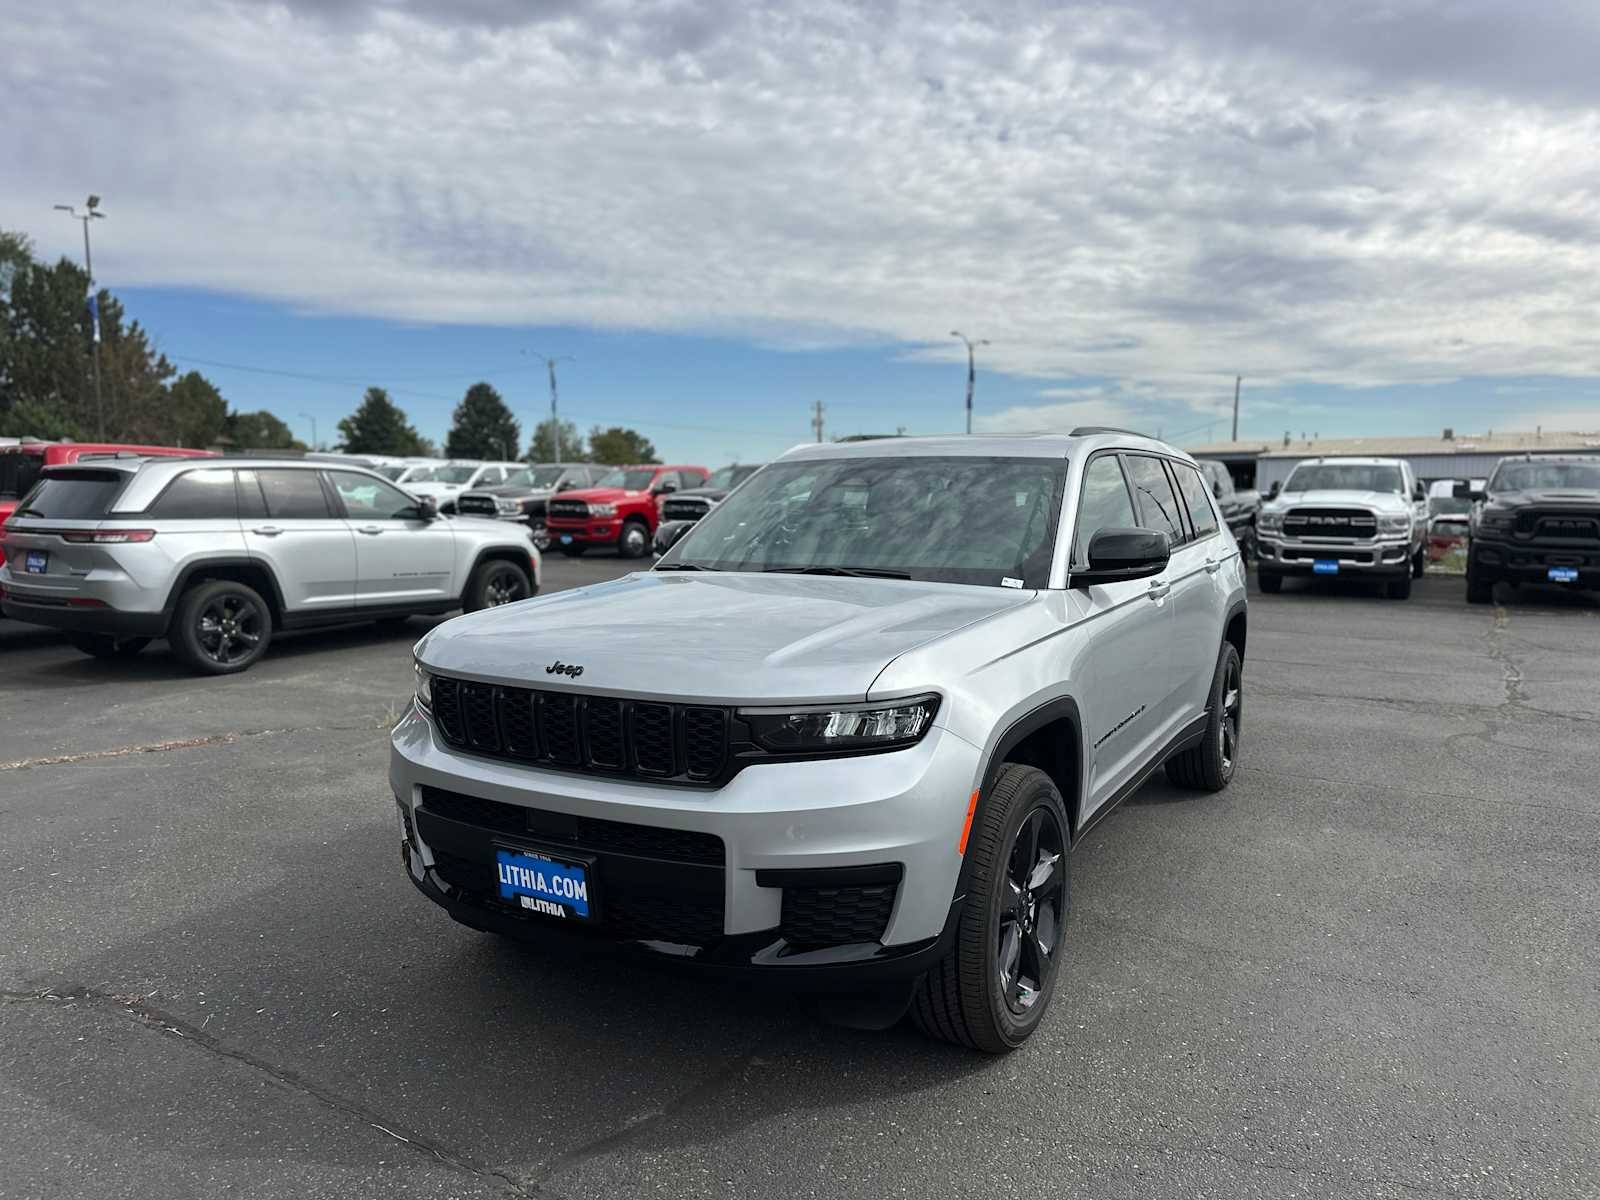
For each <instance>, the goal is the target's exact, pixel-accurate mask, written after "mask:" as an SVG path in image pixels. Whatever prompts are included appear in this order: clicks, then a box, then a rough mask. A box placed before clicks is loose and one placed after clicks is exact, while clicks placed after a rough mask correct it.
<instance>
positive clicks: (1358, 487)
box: [1283, 462, 1405, 494]
mask: <svg viewBox="0 0 1600 1200" xmlns="http://www.w3.org/2000/svg"><path fill="white" fill-rule="evenodd" d="M1283 490H1284V491H1286V492H1327V491H1352V492H1396V493H1400V494H1404V492H1405V481H1404V479H1403V478H1402V477H1401V475H1400V468H1399V467H1395V466H1389V465H1387V464H1381V463H1347V462H1346V463H1341V462H1320V463H1302V464H1301V465H1300V466H1298V467H1296V468H1295V469H1294V470H1292V471H1290V472H1289V478H1288V479H1287V480H1286V481H1285V482H1284V485H1283Z"/></svg>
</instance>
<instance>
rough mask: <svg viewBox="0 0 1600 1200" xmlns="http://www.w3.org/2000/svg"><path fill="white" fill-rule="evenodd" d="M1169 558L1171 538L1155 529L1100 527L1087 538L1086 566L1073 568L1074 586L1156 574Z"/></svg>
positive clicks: (1119, 580)
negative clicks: (1084, 567)
mask: <svg viewBox="0 0 1600 1200" xmlns="http://www.w3.org/2000/svg"><path fill="white" fill-rule="evenodd" d="M1171 559H1172V542H1171V540H1170V539H1169V538H1168V537H1167V535H1166V534H1164V533H1162V532H1160V531H1159V530H1156V529H1102V530H1101V531H1100V532H1099V533H1097V534H1095V535H1094V537H1093V538H1091V539H1090V540H1089V569H1088V570H1087V571H1074V572H1072V576H1071V585H1072V586H1073V587H1074V588H1084V587H1091V586H1093V585H1095V584H1102V583H1125V582H1127V581H1128V580H1130V579H1145V578H1147V577H1149V576H1151V575H1159V574H1160V573H1161V572H1162V571H1164V570H1166V569H1167V563H1168V562H1170V561H1171Z"/></svg>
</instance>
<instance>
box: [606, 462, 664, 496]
mask: <svg viewBox="0 0 1600 1200" xmlns="http://www.w3.org/2000/svg"><path fill="white" fill-rule="evenodd" d="M655 477H656V469H655V468H654V467H634V468H633V469H631V470H624V469H622V468H621V467H618V468H617V469H616V470H615V471H611V472H608V473H607V474H605V475H602V476H601V477H600V478H599V479H598V480H597V481H596V482H595V487H608V488H622V489H623V490H624V491H629V492H642V491H644V490H645V489H646V488H648V487H649V486H650V481H651V480H652V479H654V478H655Z"/></svg>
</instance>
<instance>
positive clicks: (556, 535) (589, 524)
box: [544, 517, 622, 546]
mask: <svg viewBox="0 0 1600 1200" xmlns="http://www.w3.org/2000/svg"><path fill="white" fill-rule="evenodd" d="M544 527H545V532H547V533H548V534H549V535H550V540H551V542H552V543H554V544H556V545H561V540H562V538H563V537H570V538H571V539H572V544H574V545H584V546H593V545H599V544H602V543H605V544H609V543H611V542H614V541H616V540H617V538H619V537H620V536H621V535H622V518H621V517H594V518H591V519H589V520H586V521H575V520H572V519H571V518H570V517H568V518H561V517H557V518H554V519H550V518H546V520H545V523H544Z"/></svg>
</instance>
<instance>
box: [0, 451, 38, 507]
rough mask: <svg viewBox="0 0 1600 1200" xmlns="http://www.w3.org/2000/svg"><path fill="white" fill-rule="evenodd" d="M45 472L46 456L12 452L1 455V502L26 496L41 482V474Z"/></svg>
mask: <svg viewBox="0 0 1600 1200" xmlns="http://www.w3.org/2000/svg"><path fill="white" fill-rule="evenodd" d="M42 470H44V456H43V455H40V454H24V453H22V452H21V451H20V450H12V451H10V452H9V453H6V454H0V500H15V499H16V498H17V497H18V496H26V495H27V494H28V493H29V492H31V491H32V490H33V485H34V484H36V483H38V482H39V472H40V471H42Z"/></svg>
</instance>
